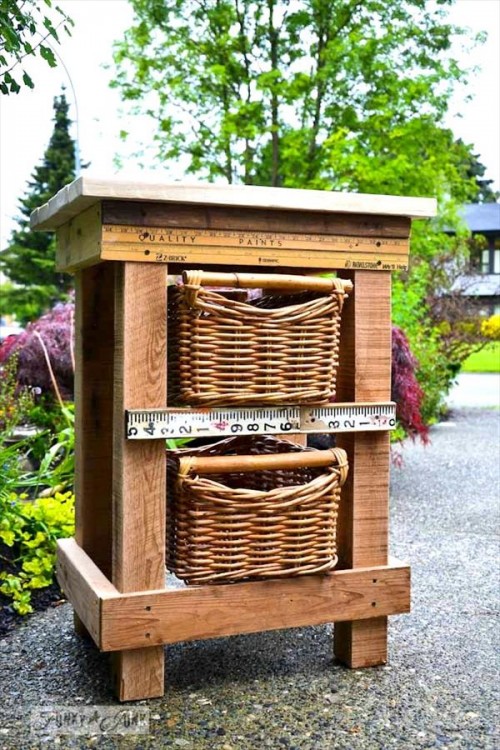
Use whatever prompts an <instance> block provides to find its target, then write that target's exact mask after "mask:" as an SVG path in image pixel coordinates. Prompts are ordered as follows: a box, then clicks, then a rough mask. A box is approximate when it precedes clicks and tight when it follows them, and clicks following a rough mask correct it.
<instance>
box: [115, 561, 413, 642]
mask: <svg viewBox="0 0 500 750" xmlns="http://www.w3.org/2000/svg"><path fill="white" fill-rule="evenodd" d="M409 609H410V582H409V568H408V567H407V566H405V565H401V564H399V563H394V564H393V565H392V566H386V567H373V568H368V569H358V570H342V571H333V572H332V573H330V574H328V575H324V576H321V575H318V576H313V575H311V576H300V577H298V578H288V579H283V580H279V579H274V580H270V581H252V582H249V583H235V584H227V585H218V586H191V587H187V588H185V589H170V590H168V591H160V592H147V591H143V592H138V593H134V594H130V595H122V596H106V597H105V598H103V601H102V635H101V647H102V649H103V650H105V651H108V650H109V651H113V650H117V649H123V648H125V647H126V648H141V649H142V647H143V646H144V644H146V643H151V644H160V643H161V644H163V643H176V642H178V641H189V640H197V639H202V638H220V637H223V636H228V635H236V634H238V633H255V632H259V631H263V630H279V629H282V628H292V627H300V626H306V625H317V624H321V623H326V622H339V621H342V620H345V619H346V618H348V619H356V620H359V619H363V618H372V617H373V613H374V612H377V613H380V614H384V615H389V614H397V613H401V612H408V611H409Z"/></svg>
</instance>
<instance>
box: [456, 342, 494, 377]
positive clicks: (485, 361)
mask: <svg viewBox="0 0 500 750" xmlns="http://www.w3.org/2000/svg"><path fill="white" fill-rule="evenodd" d="M462 372H500V341H492V343H491V344H487V345H486V346H485V347H484V349H481V351H480V352H476V353H475V354H471V355H470V357H467V359H466V360H465V362H464V363H463V365H462Z"/></svg>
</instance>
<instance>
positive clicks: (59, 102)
mask: <svg viewBox="0 0 500 750" xmlns="http://www.w3.org/2000/svg"><path fill="white" fill-rule="evenodd" d="M70 126H71V120H70V119H69V117H68V103H67V101H66V96H65V94H64V90H63V92H62V93H61V95H60V96H56V97H55V98H54V130H53V132H52V136H51V138H50V141H49V145H48V147H47V149H46V151H45V154H44V156H43V161H42V163H41V164H40V165H39V166H36V167H35V169H34V171H33V173H32V176H31V180H30V181H29V182H28V191H27V193H26V195H25V196H24V197H23V198H22V199H21V200H20V202H19V208H20V212H21V216H20V217H19V219H18V228H17V229H16V230H14V231H13V232H12V236H11V239H10V242H9V245H8V247H7V248H6V249H5V250H4V251H3V252H2V253H0V270H1V271H3V272H4V274H5V275H6V276H7V278H8V279H9V281H11V282H12V286H10V288H9V287H8V286H7V285H6V287H5V288H4V289H3V290H2V294H1V295H0V296H1V302H0V313H3V314H6V313H10V314H15V315H16V316H17V318H18V320H19V321H20V322H22V323H26V322H27V321H29V320H33V319H34V318H37V317H39V315H41V314H42V313H43V312H44V311H45V310H47V309H48V308H49V307H51V306H52V305H53V304H54V302H55V301H57V300H59V299H64V298H65V297H66V296H67V294H68V291H69V289H70V288H71V277H70V276H68V275H67V274H63V273H57V271H56V270H55V238H54V235H53V233H52V232H32V231H31V230H30V222H29V217H30V214H31V212H32V211H33V210H34V209H35V208H38V207H39V206H41V205H42V204H44V203H46V202H47V201H48V200H49V198H52V196H53V195H55V193H57V192H58V190H60V189H61V188H63V187H64V186H65V185H67V184H68V183H69V182H71V180H73V178H74V176H75V144H74V141H73V139H72V138H71V136H70V133H69V130H70Z"/></svg>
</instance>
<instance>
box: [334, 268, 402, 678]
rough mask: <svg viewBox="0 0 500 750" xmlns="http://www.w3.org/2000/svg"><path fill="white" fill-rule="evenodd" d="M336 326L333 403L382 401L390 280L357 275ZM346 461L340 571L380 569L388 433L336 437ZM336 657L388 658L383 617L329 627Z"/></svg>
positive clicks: (361, 661) (354, 662) (356, 663)
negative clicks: (338, 331)
mask: <svg viewBox="0 0 500 750" xmlns="http://www.w3.org/2000/svg"><path fill="white" fill-rule="evenodd" d="M351 277H352V279H353V281H354V293H353V295H352V298H351V299H349V301H348V302H347V304H346V309H345V315H344V316H343V321H342V336H341V352H340V362H341V366H340V372H339V382H338V388H337V399H338V400H339V401H387V400H389V399H390V392H391V320H390V299H391V286H390V284H391V280H390V274H389V273H388V272H376V273H375V272H370V271H355V272H353V273H352V275H351ZM337 443H338V445H339V447H342V448H344V449H345V450H346V451H347V453H348V456H349V479H348V481H347V482H346V484H345V485H344V487H343V490H342V501H341V505H340V513H339V531H338V547H339V567H340V568H358V567H363V566H367V567H369V566H371V565H386V564H387V560H388V513H389V510H388V505H389V461H390V444H389V435H388V434H387V433H352V434H343V435H338V436H337ZM334 650H335V654H336V656H337V657H338V658H339V659H340V660H341V661H343V662H344V663H346V664H347V665H348V666H350V667H362V666H374V665H377V664H384V663H385V662H386V661H387V618H386V617H380V618H373V619H370V620H363V621H356V622H343V623H337V624H336V625H335V642H334Z"/></svg>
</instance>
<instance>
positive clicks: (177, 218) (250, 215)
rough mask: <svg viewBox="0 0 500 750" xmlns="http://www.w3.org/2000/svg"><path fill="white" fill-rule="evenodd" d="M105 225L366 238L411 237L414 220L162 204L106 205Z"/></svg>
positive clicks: (132, 202) (127, 203)
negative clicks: (186, 227) (343, 235)
mask: <svg viewBox="0 0 500 750" xmlns="http://www.w3.org/2000/svg"><path fill="white" fill-rule="evenodd" d="M102 222H103V224H131V225H133V226H139V227H148V226H152V227H155V226H156V227H172V228H175V227H183V226H188V227H193V228H195V229H234V230H241V231H245V230H248V231H256V232H259V231H260V232H303V233H305V234H307V233H308V232H313V233H325V234H345V235H356V236H357V235H361V236H366V237H409V236H410V225H411V222H410V219H408V218H407V217H405V216H374V215H371V216H370V215H369V214H362V213H359V214H348V213H326V212H320V211H318V212H316V211H315V212H314V213H311V212H309V213H308V212H306V211H302V212H301V211H294V212H290V211H280V210H278V209H274V210H273V209H266V208H260V209H259V208H245V207H240V208H231V207H227V206H210V205H205V206H195V205H186V204H185V205H175V204H169V203H159V202H154V201H151V202H144V201H142V202H139V201H119V200H114V201H109V200H104V201H103V202H102Z"/></svg>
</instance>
